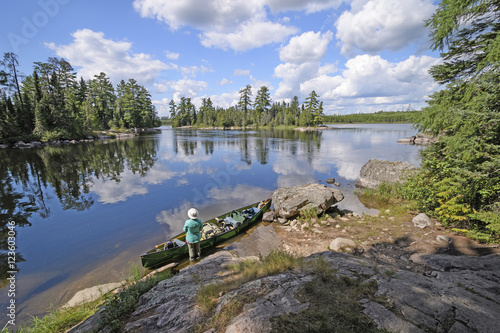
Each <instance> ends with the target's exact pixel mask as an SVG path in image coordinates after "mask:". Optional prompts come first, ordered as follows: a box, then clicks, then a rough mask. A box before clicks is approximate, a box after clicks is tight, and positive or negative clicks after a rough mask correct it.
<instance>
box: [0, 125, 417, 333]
mask: <svg viewBox="0 0 500 333" xmlns="http://www.w3.org/2000/svg"><path fill="white" fill-rule="evenodd" d="M330 127H331V128H330V129H329V130H325V131H311V132H298V131H293V130H275V131H270V130H266V131H264V130H262V131H255V130H254V131H235V130H233V131H222V130H194V129H172V128H169V127H163V128H162V132H161V133H157V134H150V135H147V136H139V137H135V138H131V139H123V140H101V141H94V142H92V143H85V144H77V145H71V146H47V147H43V148H33V149H24V150H23V149H17V150H14V149H3V150H0V161H1V162H0V181H1V182H2V185H1V191H2V192H1V196H0V205H1V219H0V223H1V226H2V239H1V243H0V244H1V250H2V252H1V256H2V261H3V263H4V265H2V267H1V269H2V270H1V271H0V273H1V276H2V284H1V287H2V288H1V290H0V303H1V306H2V308H3V309H5V307H6V306H8V305H9V304H10V303H9V302H10V301H11V299H15V304H16V315H17V317H16V323H20V322H22V321H23V320H26V319H29V316H30V315H40V314H43V313H44V312H45V310H47V309H48V308H49V307H50V306H51V305H54V306H59V305H62V304H64V303H65V302H67V301H68V300H69V299H70V298H71V297H72V296H73V295H74V294H75V292H77V291H78V290H81V289H84V288H88V287H91V286H95V285H99V284H103V283H108V282H117V281H121V280H123V278H124V277H125V275H126V273H127V269H128V268H129V267H130V263H139V256H140V254H142V253H143V252H145V251H146V250H147V249H149V248H151V247H152V245H154V244H159V243H162V242H163V241H165V240H166V239H167V238H168V237H170V236H173V235H175V234H177V233H179V232H181V230H182V227H183V225H184V221H185V220H186V219H187V215H186V212H187V210H188V209H189V208H190V207H196V208H197V209H198V211H199V213H200V218H201V219H202V220H207V219H209V218H212V217H214V216H216V215H219V214H222V213H224V212H227V211H229V210H231V209H234V208H238V207H241V206H244V205H248V204H251V203H254V202H257V201H260V200H263V199H265V198H266V197H268V196H269V195H270V194H271V192H272V191H274V190H275V189H276V188H278V187H288V186H295V185H301V184H307V183H317V182H321V183H324V181H325V179H326V178H335V180H336V182H338V183H340V187H339V188H340V190H341V191H342V192H343V193H344V195H345V197H346V198H345V200H344V201H343V202H341V203H340V204H339V207H341V208H343V209H349V210H352V211H355V212H358V213H366V214H371V213H374V211H373V210H371V209H367V208H365V207H364V206H363V205H362V204H361V203H360V202H359V200H358V199H357V197H356V195H355V193H354V183H355V181H356V179H357V178H358V177H359V172H360V169H361V167H362V166H363V165H364V164H365V163H366V162H368V160H369V159H371V158H377V159H384V160H391V161H396V160H401V161H408V162H410V163H412V164H414V165H418V163H419V155H418V152H419V150H420V149H421V148H420V147H418V146H411V145H402V144H398V143H397V142H396V140H397V139H400V138H404V137H409V136H412V135H414V134H415V133H416V131H415V130H413V129H412V128H411V125H409V124H374V125H367V124H363V125H330ZM328 186H330V185H328ZM10 221H14V223H15V231H16V235H15V240H14V241H15V246H16V251H15V252H16V264H15V266H12V267H10V268H9V267H8V266H7V261H8V254H7V248H8V242H7V241H8V238H7V237H8V231H9V230H8V229H7V227H8V226H9V225H8V223H9V222H10ZM9 271H15V272H17V273H15V274H14V275H15V283H14V289H15V291H14V293H15V296H12V295H9V294H10V293H11V292H12V286H11V284H10V283H9V281H8V280H7V279H6V278H7V277H9V276H11V274H10V273H9ZM9 289H10V290H11V292H9ZM7 320H8V318H7V317H6V316H3V317H2V318H1V320H0V323H1V325H2V327H3V326H4V325H5V323H7Z"/></svg>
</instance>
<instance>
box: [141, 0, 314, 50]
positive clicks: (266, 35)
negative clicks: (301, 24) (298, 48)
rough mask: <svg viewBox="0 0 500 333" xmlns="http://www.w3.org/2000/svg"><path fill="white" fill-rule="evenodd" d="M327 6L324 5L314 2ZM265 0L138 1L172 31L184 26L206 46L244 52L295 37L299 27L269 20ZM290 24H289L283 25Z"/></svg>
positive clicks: (143, 10)
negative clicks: (195, 32) (192, 29)
mask: <svg viewBox="0 0 500 333" xmlns="http://www.w3.org/2000/svg"><path fill="white" fill-rule="evenodd" d="M313 2H324V1H319V0H316V1H313ZM265 5H266V1H263V0H233V1H227V0H205V1H203V5H202V6H200V4H199V1H197V0H135V1H134V3H133V6H134V9H135V10H136V11H137V12H138V13H139V14H140V15H141V16H142V17H148V18H154V19H157V20H159V21H162V22H164V23H166V24H167V25H168V26H169V27H170V28H171V29H173V30H177V29H179V28H180V27H183V26H189V27H193V28H195V29H198V30H200V31H201V32H202V33H201V34H200V39H201V43H202V45H204V46H206V47H215V48H222V49H228V48H230V49H233V50H237V51H244V50H248V49H251V48H255V47H260V46H263V45H266V44H269V43H275V42H280V41H282V40H283V39H284V38H286V37H287V36H289V35H291V34H293V33H295V32H296V31H297V29H296V28H295V27H289V26H286V25H283V24H282V23H279V22H272V21H270V20H268V17H267V12H266V7H265ZM283 23H286V22H283Z"/></svg>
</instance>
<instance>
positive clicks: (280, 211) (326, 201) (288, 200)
mask: <svg viewBox="0 0 500 333" xmlns="http://www.w3.org/2000/svg"><path fill="white" fill-rule="evenodd" d="M343 199H344V195H343V194H342V192H340V191H339V190H337V189H334V188H331V187H327V186H325V185H320V184H308V185H300V186H295V187H282V188H279V189H277V190H276V191H274V193H273V205H274V212H275V216H276V217H281V218H285V219H288V218H291V217H294V216H296V215H298V214H299V213H300V212H301V211H307V210H312V209H316V212H317V213H318V215H319V214H321V213H323V212H324V211H326V210H327V209H328V208H330V207H331V206H332V205H333V204H335V203H337V202H339V201H342V200H343Z"/></svg>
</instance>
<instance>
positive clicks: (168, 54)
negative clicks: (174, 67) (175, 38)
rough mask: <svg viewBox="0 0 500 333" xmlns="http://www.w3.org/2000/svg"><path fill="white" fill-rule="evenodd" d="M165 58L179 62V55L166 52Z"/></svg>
mask: <svg viewBox="0 0 500 333" xmlns="http://www.w3.org/2000/svg"><path fill="white" fill-rule="evenodd" d="M165 57H167V59H170V60H177V59H179V53H175V52H171V51H165Z"/></svg>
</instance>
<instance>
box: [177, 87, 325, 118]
mask: <svg viewBox="0 0 500 333" xmlns="http://www.w3.org/2000/svg"><path fill="white" fill-rule="evenodd" d="M239 94H240V99H239V102H238V104H237V105H235V106H231V107H229V108H222V107H218V106H214V105H213V103H212V100H211V99H210V98H203V99H202V104H201V107H200V108H199V109H198V110H197V109H196V107H195V106H194V105H193V103H192V102H191V99H190V98H186V97H182V98H181V99H180V101H179V103H178V104H176V103H175V101H174V100H171V101H170V104H169V106H170V121H171V124H172V126H173V127H180V126H208V127H223V128H227V127H232V126H237V127H248V126H253V127H259V126H278V125H285V126H315V125H319V124H322V123H323V117H324V113H323V102H321V101H320V100H319V96H318V94H316V92H315V91H314V90H313V91H312V92H311V93H310V94H309V96H308V97H307V98H306V101H305V103H303V104H300V103H299V98H298V97H297V96H295V97H293V99H292V100H291V102H290V103H286V102H273V101H272V99H271V97H270V94H269V88H267V87H266V86H262V87H261V88H260V89H259V90H258V91H257V95H256V96H255V99H254V100H252V87H251V86H250V85H246V86H245V87H244V88H242V89H241V90H240V91H239Z"/></svg>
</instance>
